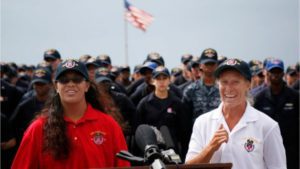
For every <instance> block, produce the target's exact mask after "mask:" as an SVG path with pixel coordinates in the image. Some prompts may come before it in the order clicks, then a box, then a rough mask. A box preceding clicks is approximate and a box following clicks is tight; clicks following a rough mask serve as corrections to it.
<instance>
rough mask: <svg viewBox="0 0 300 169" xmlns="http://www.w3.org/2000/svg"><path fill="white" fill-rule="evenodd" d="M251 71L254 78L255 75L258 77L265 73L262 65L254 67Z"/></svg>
mask: <svg viewBox="0 0 300 169" xmlns="http://www.w3.org/2000/svg"><path fill="white" fill-rule="evenodd" d="M250 71H251V75H252V76H255V75H258V74H260V73H262V72H263V67H262V64H261V65H254V66H252V67H250Z"/></svg>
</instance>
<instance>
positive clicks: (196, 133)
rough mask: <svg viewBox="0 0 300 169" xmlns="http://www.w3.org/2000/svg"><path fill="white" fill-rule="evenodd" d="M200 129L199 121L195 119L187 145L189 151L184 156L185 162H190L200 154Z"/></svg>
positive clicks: (202, 144) (201, 144)
mask: <svg viewBox="0 0 300 169" xmlns="http://www.w3.org/2000/svg"><path fill="white" fill-rule="evenodd" d="M200 129H201V127H200V121H199V119H197V120H196V121H195V123H194V127H193V132H192V136H191V140H190V143H189V149H188V152H187V154H186V157H185V161H188V160H191V159H192V158H194V157H195V156H196V155H197V154H199V153H200V152H201V150H202V149H203V148H204V146H205V145H204V144H205V143H203V142H202V140H203V139H202V135H201V132H202V131H200Z"/></svg>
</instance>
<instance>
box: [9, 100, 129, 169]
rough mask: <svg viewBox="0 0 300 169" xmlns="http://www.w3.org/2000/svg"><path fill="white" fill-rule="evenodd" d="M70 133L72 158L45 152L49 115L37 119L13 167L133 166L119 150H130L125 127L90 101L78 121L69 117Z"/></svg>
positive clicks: (24, 140)
mask: <svg viewBox="0 0 300 169" xmlns="http://www.w3.org/2000/svg"><path fill="white" fill-rule="evenodd" d="M65 121H66V125H67V135H68V137H69V139H70V143H71V151H70V154H69V157H68V159H66V160H54V159H53V158H52V156H51V155H50V154H49V153H43V152H42V145H43V139H42V138H43V126H44V123H45V118H38V119H37V120H35V121H34V122H33V123H32V124H31V125H30V126H29V127H28V129H27V130H26V132H25V133H24V137H23V140H22V142H21V145H20V147H19V150H18V152H17V154H16V157H15V159H14V162H13V165H12V168H13V169H14V168H22V169H36V168H43V169H47V168H49V169H50V168H51V169H53V168H55V169H60V168H62V169H65V168H78V169H82V168H103V167H122V166H129V165H130V164H129V162H127V161H124V160H121V159H118V158H117V157H116V153H118V152H119V151H121V150H127V145H126V142H125V139H124V135H123V133H122V130H121V128H120V127H119V125H118V124H117V122H116V121H115V120H114V119H113V118H112V117H111V116H109V115H106V114H104V113H102V112H100V111H98V110H95V109H94V108H93V107H92V106H91V105H88V107H87V110H86V112H85V113H84V116H83V117H82V118H81V119H79V120H78V121H77V122H73V121H72V120H70V119H68V118H67V117H65Z"/></svg>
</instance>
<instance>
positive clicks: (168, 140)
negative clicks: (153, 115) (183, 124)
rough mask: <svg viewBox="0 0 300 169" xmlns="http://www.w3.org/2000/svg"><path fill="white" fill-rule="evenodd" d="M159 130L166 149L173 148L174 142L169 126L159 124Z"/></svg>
mask: <svg viewBox="0 0 300 169" xmlns="http://www.w3.org/2000/svg"><path fill="white" fill-rule="evenodd" d="M160 132H161V135H162V137H163V138H164V140H165V144H166V149H170V148H175V144H174V141H173V139H172V136H171V133H170V130H169V128H168V127H167V126H161V127H160Z"/></svg>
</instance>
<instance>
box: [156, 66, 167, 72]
mask: <svg viewBox="0 0 300 169" xmlns="http://www.w3.org/2000/svg"><path fill="white" fill-rule="evenodd" d="M164 69H165V68H164V67H162V66H160V67H157V68H156V71H163V70H164Z"/></svg>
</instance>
